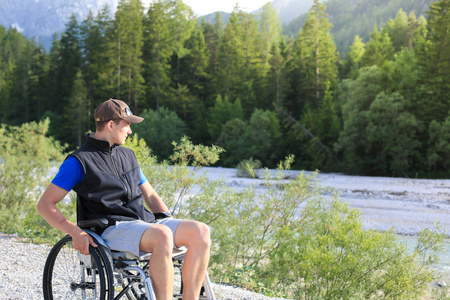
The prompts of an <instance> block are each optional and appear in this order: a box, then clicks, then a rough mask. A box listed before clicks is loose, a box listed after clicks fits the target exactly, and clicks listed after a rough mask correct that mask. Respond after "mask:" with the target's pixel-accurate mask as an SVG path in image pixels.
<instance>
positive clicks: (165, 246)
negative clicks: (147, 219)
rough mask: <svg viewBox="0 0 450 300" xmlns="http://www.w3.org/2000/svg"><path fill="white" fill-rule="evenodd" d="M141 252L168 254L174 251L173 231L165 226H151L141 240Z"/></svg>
mask: <svg viewBox="0 0 450 300" xmlns="http://www.w3.org/2000/svg"><path fill="white" fill-rule="evenodd" d="M140 244H141V248H142V249H141V250H143V251H148V252H167V253H168V254H171V253H172V250H173V234H172V230H170V228H168V227H167V226H164V225H159V224H154V225H152V226H149V227H148V228H147V230H146V231H145V232H144V234H143V235H142V238H141V243H140Z"/></svg>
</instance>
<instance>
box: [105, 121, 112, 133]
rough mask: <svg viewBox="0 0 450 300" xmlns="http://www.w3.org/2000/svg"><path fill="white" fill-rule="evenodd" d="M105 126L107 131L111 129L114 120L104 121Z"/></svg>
mask: <svg viewBox="0 0 450 300" xmlns="http://www.w3.org/2000/svg"><path fill="white" fill-rule="evenodd" d="M106 128H107V129H108V130H109V131H112V130H113V129H114V121H113V120H109V121H108V123H106Z"/></svg>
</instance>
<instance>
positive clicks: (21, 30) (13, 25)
mask: <svg viewBox="0 0 450 300" xmlns="http://www.w3.org/2000/svg"><path fill="white" fill-rule="evenodd" d="M11 27H13V28H15V29H16V30H17V32H20V33H22V32H23V28H22V27H20V26H19V24H17V23H14V24H11Z"/></svg>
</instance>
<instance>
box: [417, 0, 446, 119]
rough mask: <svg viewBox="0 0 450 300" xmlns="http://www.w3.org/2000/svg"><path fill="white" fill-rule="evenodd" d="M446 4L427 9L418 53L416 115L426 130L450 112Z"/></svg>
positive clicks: (439, 3) (440, 3)
mask: <svg viewBox="0 0 450 300" xmlns="http://www.w3.org/2000/svg"><path fill="white" fill-rule="evenodd" d="M449 28H450V0H440V1H438V2H434V3H432V4H431V6H430V11H429V12H428V25H427V29H428V34H427V36H426V41H425V43H422V44H421V47H420V49H418V56H419V64H420V69H421V72H420V96H419V97H418V98H419V99H418V108H417V113H418V116H419V118H420V119H421V120H422V121H424V122H425V124H426V126H428V124H430V122H431V121H432V120H436V121H437V122H443V121H444V120H445V118H446V117H447V115H448V112H449V110H450V72H449V70H450V51H449V49H450V35H449Z"/></svg>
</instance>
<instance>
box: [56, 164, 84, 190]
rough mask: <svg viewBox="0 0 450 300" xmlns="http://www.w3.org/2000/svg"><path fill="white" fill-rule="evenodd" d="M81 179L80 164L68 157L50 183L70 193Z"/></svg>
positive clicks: (81, 168) (81, 170) (82, 174)
mask: <svg viewBox="0 0 450 300" xmlns="http://www.w3.org/2000/svg"><path fill="white" fill-rule="evenodd" d="M83 178H84V172H83V167H82V166H81V164H80V162H79V161H78V159H76V158H75V157H73V156H69V157H67V159H66V160H65V161H64V162H63V163H62V164H61V166H60V167H59V171H58V174H56V176H55V178H53V180H52V183H53V184H54V185H57V186H59V187H60V188H63V189H65V190H66V191H70V190H71V189H72V188H73V187H74V186H76V185H77V184H78V183H80V182H81V181H82V180H83Z"/></svg>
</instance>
